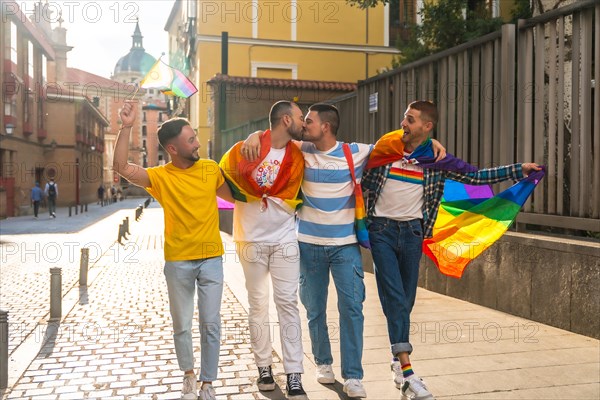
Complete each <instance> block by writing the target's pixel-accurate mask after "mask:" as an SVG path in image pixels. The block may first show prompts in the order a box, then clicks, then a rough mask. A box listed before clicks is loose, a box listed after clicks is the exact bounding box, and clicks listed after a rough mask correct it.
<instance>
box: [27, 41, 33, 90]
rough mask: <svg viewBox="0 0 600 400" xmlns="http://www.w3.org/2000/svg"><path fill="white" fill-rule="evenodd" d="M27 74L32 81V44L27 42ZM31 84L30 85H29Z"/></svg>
mask: <svg viewBox="0 0 600 400" xmlns="http://www.w3.org/2000/svg"><path fill="white" fill-rule="evenodd" d="M27 74H28V75H29V77H30V78H31V80H32V81H33V80H34V79H35V76H34V67H33V43H31V41H29V40H28V41H27ZM31 84H33V82H31V83H30V85H31Z"/></svg>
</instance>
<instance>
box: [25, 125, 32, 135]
mask: <svg viewBox="0 0 600 400" xmlns="http://www.w3.org/2000/svg"><path fill="white" fill-rule="evenodd" d="M32 134H33V124H32V123H31V122H25V123H24V124H23V136H31V135H32Z"/></svg>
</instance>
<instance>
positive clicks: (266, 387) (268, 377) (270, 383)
mask: <svg viewBox="0 0 600 400" xmlns="http://www.w3.org/2000/svg"><path fill="white" fill-rule="evenodd" d="M256 385H257V386H258V390H263V391H265V392H270V391H271V390H275V380H274V379H273V372H272V371H271V366H270V365H269V366H268V367H258V381H257V382H256Z"/></svg>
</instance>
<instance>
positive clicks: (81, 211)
mask: <svg viewBox="0 0 600 400" xmlns="http://www.w3.org/2000/svg"><path fill="white" fill-rule="evenodd" d="M79 207H81V210H79V212H80V213H82V214H83V204H80V205H79Z"/></svg>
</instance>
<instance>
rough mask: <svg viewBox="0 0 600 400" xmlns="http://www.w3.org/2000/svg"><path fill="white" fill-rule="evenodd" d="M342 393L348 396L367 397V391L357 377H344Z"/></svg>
mask: <svg viewBox="0 0 600 400" xmlns="http://www.w3.org/2000/svg"><path fill="white" fill-rule="evenodd" d="M344 393H346V394H347V395H348V397H367V392H366V391H365V388H364V387H363V385H362V383H361V382H360V380H359V379H346V381H345V382H344Z"/></svg>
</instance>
